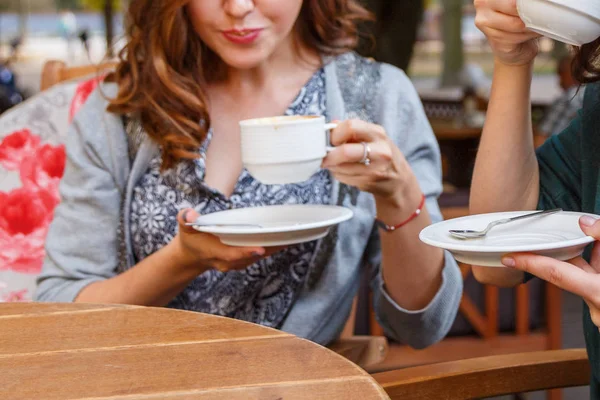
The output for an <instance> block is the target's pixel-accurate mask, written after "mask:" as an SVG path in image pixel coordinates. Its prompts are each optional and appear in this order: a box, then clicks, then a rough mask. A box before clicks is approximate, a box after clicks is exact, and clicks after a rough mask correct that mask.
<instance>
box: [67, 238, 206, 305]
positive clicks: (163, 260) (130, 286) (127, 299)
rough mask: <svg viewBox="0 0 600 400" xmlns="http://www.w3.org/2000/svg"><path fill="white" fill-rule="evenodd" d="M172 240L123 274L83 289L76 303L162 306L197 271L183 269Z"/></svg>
mask: <svg viewBox="0 0 600 400" xmlns="http://www.w3.org/2000/svg"><path fill="white" fill-rule="evenodd" d="M176 246H177V242H176V241H172V242H171V243H169V244H168V245H167V246H165V247H163V248H162V249H161V250H159V251H157V252H156V253H154V254H152V255H150V256H148V257H147V258H145V259H144V260H142V261H141V262H140V263H138V264H137V265H135V266H134V267H133V268H131V269H129V270H127V271H126V272H124V273H122V274H119V275H117V276H115V277H114V278H111V279H107V280H104V281H98V282H94V283H92V284H90V285H88V286H86V287H85V288H84V289H83V290H81V292H80V293H79V295H78V296H77V298H76V299H75V302H83V303H120V304H133V305H143V306H160V307H162V306H165V305H167V304H168V303H169V302H170V301H171V300H172V299H173V298H174V297H175V296H177V295H178V294H179V293H180V292H181V291H182V290H183V289H184V288H185V287H186V286H187V285H188V284H189V283H190V282H191V281H192V280H193V279H194V278H195V277H196V276H198V275H199V273H200V272H199V271H198V270H196V269H194V268H186V264H185V261H184V260H182V259H181V257H180V256H179V254H180V252H179V251H178V250H177V249H176Z"/></svg>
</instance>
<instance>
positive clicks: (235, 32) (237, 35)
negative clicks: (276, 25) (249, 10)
mask: <svg viewBox="0 0 600 400" xmlns="http://www.w3.org/2000/svg"><path fill="white" fill-rule="evenodd" d="M261 32H262V29H231V30H228V31H222V33H223V36H225V39H227V40H229V41H230V42H232V43H236V44H250V43H253V42H254V41H256V39H258V37H259V36H260V33H261Z"/></svg>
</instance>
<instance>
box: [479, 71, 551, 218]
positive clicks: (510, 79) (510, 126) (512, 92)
mask: <svg viewBox="0 0 600 400" xmlns="http://www.w3.org/2000/svg"><path fill="white" fill-rule="evenodd" d="M531 79H532V65H526V66H518V67H516V66H515V67H512V66H505V65H502V64H500V63H496V66H495V70H494V79H493V84H492V92H491V97H490V103H489V106H488V111H487V116H486V123H485V127H484V129H483V134H482V138H481V143H480V146H479V151H478V154H477V160H476V163H475V171H474V174H473V181H472V188H471V201H470V211H471V213H484V212H495V211H505V210H530V209H535V208H536V206H537V202H538V196H539V172H538V164H537V160H536V157H535V152H534V143H533V131H532V127H531V102H530V86H531ZM509 188H510V189H509Z"/></svg>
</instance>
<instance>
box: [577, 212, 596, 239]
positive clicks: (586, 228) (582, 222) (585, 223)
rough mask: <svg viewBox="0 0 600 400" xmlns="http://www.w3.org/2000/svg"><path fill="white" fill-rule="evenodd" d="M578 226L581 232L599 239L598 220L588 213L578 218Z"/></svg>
mask: <svg viewBox="0 0 600 400" xmlns="http://www.w3.org/2000/svg"><path fill="white" fill-rule="evenodd" d="M579 226H580V227H581V230H582V231H583V233H585V234H586V235H588V236H591V237H593V238H595V239H597V240H600V220H598V219H597V218H594V217H592V216H590V215H584V216H583V217H581V218H579Z"/></svg>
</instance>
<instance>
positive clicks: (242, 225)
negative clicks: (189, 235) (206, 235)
mask: <svg viewBox="0 0 600 400" xmlns="http://www.w3.org/2000/svg"><path fill="white" fill-rule="evenodd" d="M185 225H186V226H232V227H240V228H262V225H258V224H238V223H233V222H232V223H224V224H223V223H221V224H210V223H206V222H187V223H186V224H185Z"/></svg>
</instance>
